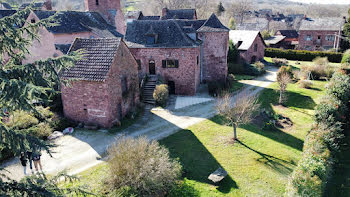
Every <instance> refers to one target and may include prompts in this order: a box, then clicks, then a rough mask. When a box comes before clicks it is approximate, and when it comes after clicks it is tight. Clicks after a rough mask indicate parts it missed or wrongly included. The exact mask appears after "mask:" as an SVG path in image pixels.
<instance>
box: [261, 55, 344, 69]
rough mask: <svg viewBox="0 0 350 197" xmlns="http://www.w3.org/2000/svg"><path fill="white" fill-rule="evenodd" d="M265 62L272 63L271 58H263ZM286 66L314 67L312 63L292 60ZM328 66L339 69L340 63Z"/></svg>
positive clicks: (330, 63)
mask: <svg viewBox="0 0 350 197" xmlns="http://www.w3.org/2000/svg"><path fill="white" fill-rule="evenodd" d="M264 59H265V61H267V62H270V63H272V58H271V57H265V58H264ZM288 65H291V66H293V67H295V68H300V67H301V66H302V65H305V66H312V65H314V63H313V62H309V61H294V60H288ZM329 65H330V66H334V67H340V66H341V64H340V63H333V62H329Z"/></svg>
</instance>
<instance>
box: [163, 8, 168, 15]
mask: <svg viewBox="0 0 350 197" xmlns="http://www.w3.org/2000/svg"><path fill="white" fill-rule="evenodd" d="M167 13H168V8H163V9H162V16H165V15H166V14H167Z"/></svg>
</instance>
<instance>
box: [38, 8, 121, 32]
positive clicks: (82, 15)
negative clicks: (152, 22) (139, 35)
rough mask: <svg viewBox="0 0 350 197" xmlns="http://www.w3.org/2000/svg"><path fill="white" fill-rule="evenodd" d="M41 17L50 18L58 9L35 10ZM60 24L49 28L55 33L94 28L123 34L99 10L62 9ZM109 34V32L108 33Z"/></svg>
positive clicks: (88, 30) (59, 17)
mask: <svg viewBox="0 0 350 197" xmlns="http://www.w3.org/2000/svg"><path fill="white" fill-rule="evenodd" d="M34 13H35V14H36V15H37V16H38V17H39V19H44V18H48V17H50V16H52V15H54V14H55V13H56V11H35V12H34ZM57 20H58V22H59V25H58V26H53V27H48V28H47V29H48V30H49V31H50V32H52V33H55V34H59V33H78V32H91V31H93V30H94V29H98V30H100V31H101V30H104V31H107V32H108V33H110V35H113V36H115V37H122V36H123V35H122V34H120V33H119V32H117V31H116V28H115V27H114V26H112V25H109V24H108V23H107V22H106V21H105V20H104V19H103V18H102V16H101V15H100V14H99V13H97V12H78V11H62V12H58V15H57ZM106 35H108V34H106Z"/></svg>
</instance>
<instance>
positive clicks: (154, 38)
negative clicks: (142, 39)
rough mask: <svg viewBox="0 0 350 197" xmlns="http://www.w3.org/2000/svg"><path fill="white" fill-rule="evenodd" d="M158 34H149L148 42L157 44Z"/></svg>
mask: <svg viewBox="0 0 350 197" xmlns="http://www.w3.org/2000/svg"><path fill="white" fill-rule="evenodd" d="M155 43H156V36H155V35H147V44H155Z"/></svg>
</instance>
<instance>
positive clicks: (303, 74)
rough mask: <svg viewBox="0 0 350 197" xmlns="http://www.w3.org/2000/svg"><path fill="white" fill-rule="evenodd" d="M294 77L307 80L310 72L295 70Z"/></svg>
mask: <svg viewBox="0 0 350 197" xmlns="http://www.w3.org/2000/svg"><path fill="white" fill-rule="evenodd" d="M292 73H293V78H294V79H297V80H306V79H307V77H308V74H307V73H306V72H305V71H304V70H293V71H292Z"/></svg>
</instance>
